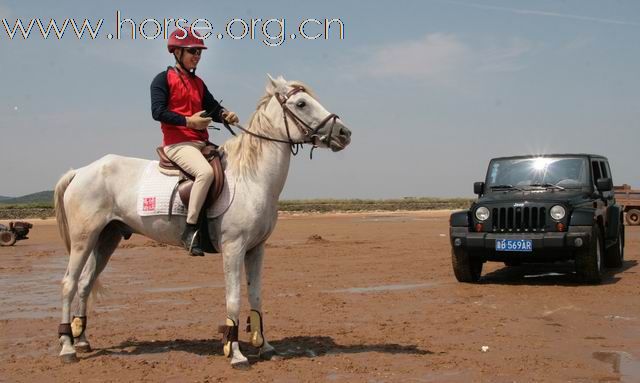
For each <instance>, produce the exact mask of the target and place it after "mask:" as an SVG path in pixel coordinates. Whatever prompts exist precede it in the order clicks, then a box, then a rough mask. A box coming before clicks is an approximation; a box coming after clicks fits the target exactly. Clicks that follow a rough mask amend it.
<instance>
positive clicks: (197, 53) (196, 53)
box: [185, 48, 202, 56]
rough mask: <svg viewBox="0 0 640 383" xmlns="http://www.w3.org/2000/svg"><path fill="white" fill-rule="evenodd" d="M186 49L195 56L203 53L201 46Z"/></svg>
mask: <svg viewBox="0 0 640 383" xmlns="http://www.w3.org/2000/svg"><path fill="white" fill-rule="evenodd" d="M185 51H187V52H188V53H189V54H192V55H194V56H200V55H201V54H202V49H201V48H186V49H185Z"/></svg>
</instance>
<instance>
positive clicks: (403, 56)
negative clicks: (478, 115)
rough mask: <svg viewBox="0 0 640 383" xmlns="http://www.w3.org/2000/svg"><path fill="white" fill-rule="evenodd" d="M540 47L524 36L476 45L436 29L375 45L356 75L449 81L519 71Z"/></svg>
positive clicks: (356, 70)
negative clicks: (418, 35)
mask: <svg viewBox="0 0 640 383" xmlns="http://www.w3.org/2000/svg"><path fill="white" fill-rule="evenodd" d="M538 48H540V46H539V45H537V44H534V43H533V42H531V41H529V40H525V39H521V38H511V39H497V40H496V39H494V40H492V41H490V42H488V43H487V42H485V43H484V46H472V45H471V44H469V43H466V42H464V41H462V40H461V39H460V38H458V37H457V36H455V35H452V34H444V33H433V34H428V35H426V36H424V37H423V38H421V39H419V40H412V41H403V42H398V43H389V44H385V45H382V46H379V47H377V48H374V50H373V53H370V54H369V55H368V56H365V59H364V61H363V63H362V64H360V66H359V67H356V68H355V71H354V72H355V73H354V75H355V76H362V75H363V74H364V75H367V76H373V77H404V78H411V79H414V80H442V81H448V80H451V79H455V78H459V77H462V76H463V75H465V74H468V73H473V72H516V71H519V70H522V69H524V68H525V67H526V65H525V63H524V60H523V58H524V57H526V56H527V55H530V54H532V53H533V52H535V51H536V50H537V49H538Z"/></svg>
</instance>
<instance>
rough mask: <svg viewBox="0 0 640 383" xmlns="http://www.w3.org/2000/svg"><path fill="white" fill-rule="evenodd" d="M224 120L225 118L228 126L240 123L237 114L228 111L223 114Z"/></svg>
mask: <svg viewBox="0 0 640 383" xmlns="http://www.w3.org/2000/svg"><path fill="white" fill-rule="evenodd" d="M222 118H224V120H225V121H226V122H227V123H228V124H237V123H238V121H240V119H239V118H238V115H237V114H235V113H234V112H231V111H228V110H227V111H224V112H222Z"/></svg>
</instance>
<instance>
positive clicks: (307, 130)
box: [223, 87, 339, 156]
mask: <svg viewBox="0 0 640 383" xmlns="http://www.w3.org/2000/svg"><path fill="white" fill-rule="evenodd" d="M299 92H304V88H302V87H294V88H293V89H291V90H290V91H289V92H288V93H287V94H285V95H284V96H282V95H281V94H280V93H276V94H275V97H276V100H278V103H279V104H280V107H281V108H282V118H283V120H284V126H285V128H286V130H287V139H288V141H285V140H280V139H277V138H273V137H267V136H263V135H261V134H257V133H254V132H251V131H249V130H247V129H245V128H244V127H242V126H241V125H240V124H233V126H235V127H236V128H238V129H240V130H242V131H243V132H245V133H247V134H249V135H251V136H254V137H257V138H260V139H263V140H267V141H273V142H281V143H284V144H289V146H290V150H291V154H293V155H294V156H295V155H296V154H298V151H299V150H300V147H301V146H302V145H303V144H311V145H313V148H312V149H311V155H313V149H314V148H316V145H315V143H314V142H313V141H314V139H315V138H317V139H318V140H319V141H320V142H324V143H326V144H327V146H328V145H329V143H330V142H331V135H332V134H333V126H334V125H335V123H336V120H337V119H338V118H339V117H338V115H336V114H334V113H330V114H329V115H328V116H327V117H325V118H324V119H323V120H322V121H320V123H319V124H318V125H317V126H316V127H315V128H314V127H312V126H310V125H309V124H307V123H306V122H304V121H303V120H302V119H301V118H300V117H298V116H296V114H295V113H293V112H292V111H291V109H289V107H288V106H287V101H288V100H289V98H291V96H293V95H294V94H296V93H299ZM287 117H289V118H291V120H292V121H293V123H294V125H295V126H296V127H297V128H298V130H299V131H300V133H302V134H303V135H304V140H302V141H293V139H292V138H291V132H290V130H289V119H288V118H287ZM329 121H331V129H329V134H327V135H324V136H319V134H318V131H319V130H320V129H322V128H323V127H324V126H325V125H326V124H327V123H329ZM223 124H224V126H225V127H226V128H227V129H228V130H229V132H231V134H233V135H234V136H235V135H236V133H235V132H234V131H233V130H232V129H231V127H230V126H229V124H228V123H227V122H226V121H224V122H223Z"/></svg>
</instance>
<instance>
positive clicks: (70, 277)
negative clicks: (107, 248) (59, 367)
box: [58, 226, 104, 363]
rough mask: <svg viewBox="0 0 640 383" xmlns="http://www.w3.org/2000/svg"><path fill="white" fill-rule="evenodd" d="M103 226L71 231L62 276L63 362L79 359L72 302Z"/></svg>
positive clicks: (61, 325) (61, 343) (61, 339)
mask: <svg viewBox="0 0 640 383" xmlns="http://www.w3.org/2000/svg"><path fill="white" fill-rule="evenodd" d="M102 228H104V226H102V227H96V226H93V227H84V228H82V229H79V230H78V231H77V232H74V233H70V234H71V235H70V242H71V248H70V254H69V265H68V266H67V271H66V273H65V275H64V278H62V319H61V322H60V326H59V327H58V336H59V340H60V345H61V346H62V349H61V350H60V358H61V359H62V362H63V363H69V362H75V361H77V360H78V358H77V356H76V350H75V348H74V346H73V331H72V329H71V320H70V319H71V302H72V301H73V298H74V297H75V295H76V291H77V289H78V280H79V279H80V275H81V273H82V271H83V269H84V267H85V264H86V263H87V260H88V259H89V256H90V255H91V253H92V251H93V250H94V248H95V246H96V243H97V241H98V237H99V235H100V232H101V231H102Z"/></svg>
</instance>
